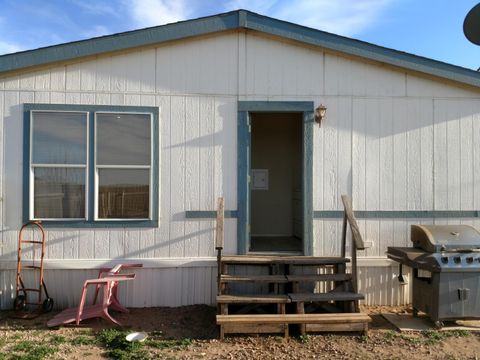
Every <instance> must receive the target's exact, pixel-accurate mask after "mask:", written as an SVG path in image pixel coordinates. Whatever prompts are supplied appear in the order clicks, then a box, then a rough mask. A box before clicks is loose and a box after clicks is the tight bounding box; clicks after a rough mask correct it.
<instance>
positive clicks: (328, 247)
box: [322, 99, 339, 256]
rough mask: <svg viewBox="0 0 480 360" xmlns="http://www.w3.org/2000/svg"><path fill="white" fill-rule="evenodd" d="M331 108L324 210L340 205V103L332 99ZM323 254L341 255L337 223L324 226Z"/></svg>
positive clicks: (327, 124)
mask: <svg viewBox="0 0 480 360" xmlns="http://www.w3.org/2000/svg"><path fill="white" fill-rule="evenodd" d="M329 108H330V109H331V110H333V111H332V113H333V114H332V116H331V117H329V120H330V121H328V122H327V121H325V123H324V124H322V127H323V128H324V130H323V136H324V138H323V139H324V141H323V166H322V172H323V174H322V175H323V209H324V210H336V209H337V204H338V194H337V191H336V190H337V182H338V178H337V164H338V160H337V156H338V154H337V149H338V138H337V136H338V132H337V129H338V124H337V121H338V118H339V116H338V101H337V100H336V99H335V100H333V99H331V100H330V101H329ZM323 229H324V233H323V242H324V246H323V253H324V255H325V256H335V255H338V254H339V251H338V249H339V246H338V245H339V236H338V234H337V221H336V220H326V221H324V224H323Z"/></svg>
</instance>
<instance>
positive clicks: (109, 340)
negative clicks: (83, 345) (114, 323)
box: [97, 329, 149, 360]
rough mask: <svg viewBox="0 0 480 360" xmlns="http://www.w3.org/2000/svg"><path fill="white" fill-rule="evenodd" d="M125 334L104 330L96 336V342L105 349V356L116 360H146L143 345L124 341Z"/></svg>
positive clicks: (146, 355) (114, 330)
mask: <svg viewBox="0 0 480 360" xmlns="http://www.w3.org/2000/svg"><path fill="white" fill-rule="evenodd" d="M126 335H127V334H126V333H125V332H124V331H120V330H116V329H104V330H102V331H100V332H99V333H98V334H97V339H98V341H99V342H100V343H101V344H102V345H103V346H104V347H105V348H106V349H107V355H108V356H109V357H111V358H112V359H117V360H143V359H148V358H149V357H148V353H147V351H145V350H144V349H143V344H142V343H139V342H130V341H127V340H126V339H125V336H126Z"/></svg>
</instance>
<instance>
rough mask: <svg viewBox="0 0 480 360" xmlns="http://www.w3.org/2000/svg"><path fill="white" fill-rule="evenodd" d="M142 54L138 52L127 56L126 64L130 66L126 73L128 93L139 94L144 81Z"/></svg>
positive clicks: (126, 89)
mask: <svg viewBox="0 0 480 360" xmlns="http://www.w3.org/2000/svg"><path fill="white" fill-rule="evenodd" d="M141 56H142V54H141V52H140V51H136V52H132V53H129V54H126V55H123V57H124V58H125V63H127V64H128V65H127V66H128V70H127V71H126V72H125V91H127V92H139V91H140V89H141V81H142V60H141Z"/></svg>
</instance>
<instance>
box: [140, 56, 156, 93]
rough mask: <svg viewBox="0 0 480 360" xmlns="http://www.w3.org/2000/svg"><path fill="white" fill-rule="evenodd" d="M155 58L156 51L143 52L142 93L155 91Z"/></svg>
mask: <svg viewBox="0 0 480 360" xmlns="http://www.w3.org/2000/svg"><path fill="white" fill-rule="evenodd" d="M155 57H156V50H155V49H150V50H143V51H142V52H141V57H140V70H141V74H140V77H141V81H140V90H141V91H142V92H154V91H155Z"/></svg>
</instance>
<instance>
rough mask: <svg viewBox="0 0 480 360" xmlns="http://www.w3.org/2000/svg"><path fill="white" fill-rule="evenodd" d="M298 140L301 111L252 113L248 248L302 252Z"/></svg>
mask: <svg viewBox="0 0 480 360" xmlns="http://www.w3.org/2000/svg"><path fill="white" fill-rule="evenodd" d="M301 139H302V116H301V114H299V113H252V114H251V174H250V176H251V182H250V185H251V190H250V199H251V202H250V204H251V208H250V217H251V219H250V222H251V225H250V234H251V237H250V248H249V251H250V252H269V253H286V254H287V253H288V254H303V240H302V238H303V201H302V168H303V167H302V163H303V162H302V141H301Z"/></svg>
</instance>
